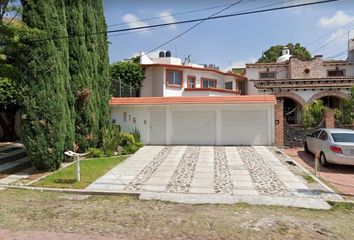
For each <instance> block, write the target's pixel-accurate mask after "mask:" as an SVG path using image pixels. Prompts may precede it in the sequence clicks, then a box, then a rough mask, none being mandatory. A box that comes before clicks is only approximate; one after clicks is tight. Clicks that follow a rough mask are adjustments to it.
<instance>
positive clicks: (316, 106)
mask: <svg viewBox="0 0 354 240" xmlns="http://www.w3.org/2000/svg"><path fill="white" fill-rule="evenodd" d="M325 109H326V107H325V105H324V104H323V102H322V101H321V100H316V101H315V102H313V103H312V104H310V105H307V106H304V108H303V116H304V125H305V127H306V128H311V127H316V126H318V125H319V124H320V123H321V121H322V120H323V118H324V114H325Z"/></svg>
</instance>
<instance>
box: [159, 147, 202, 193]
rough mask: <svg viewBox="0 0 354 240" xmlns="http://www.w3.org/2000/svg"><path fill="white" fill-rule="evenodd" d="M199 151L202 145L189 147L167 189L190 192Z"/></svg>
mask: <svg viewBox="0 0 354 240" xmlns="http://www.w3.org/2000/svg"><path fill="white" fill-rule="evenodd" d="M199 152H200V147H196V146H189V147H187V149H186V151H185V153H184V154H183V156H182V158H181V161H180V162H179V164H178V165H177V168H176V170H175V172H174V173H173V175H172V177H171V179H170V181H169V183H168V185H167V188H166V191H168V192H178V193H188V192H189V191H190V187H191V183H192V180H193V175H194V171H195V167H196V165H197V161H198V157H199Z"/></svg>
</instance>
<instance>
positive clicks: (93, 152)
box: [88, 148, 103, 158]
mask: <svg viewBox="0 0 354 240" xmlns="http://www.w3.org/2000/svg"><path fill="white" fill-rule="evenodd" d="M88 152H89V155H88V157H91V158H100V157H103V151H102V150H101V149H99V148H89V149H88Z"/></svg>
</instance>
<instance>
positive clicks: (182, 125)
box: [171, 111, 216, 145]
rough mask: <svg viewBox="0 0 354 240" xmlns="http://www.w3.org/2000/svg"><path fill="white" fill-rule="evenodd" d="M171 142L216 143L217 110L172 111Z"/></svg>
mask: <svg viewBox="0 0 354 240" xmlns="http://www.w3.org/2000/svg"><path fill="white" fill-rule="evenodd" d="M171 120H172V121H171V129H172V131H171V144H196V145H215V144H216V112H215V111H172V112H171Z"/></svg>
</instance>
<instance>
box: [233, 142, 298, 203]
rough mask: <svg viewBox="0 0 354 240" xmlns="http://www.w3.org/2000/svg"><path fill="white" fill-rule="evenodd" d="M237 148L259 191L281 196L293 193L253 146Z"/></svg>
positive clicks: (288, 195)
mask: <svg viewBox="0 0 354 240" xmlns="http://www.w3.org/2000/svg"><path fill="white" fill-rule="evenodd" d="M237 150H238V151H239V153H240V156H241V160H242V161H243V162H244V163H245V165H246V167H247V168H248V170H249V172H250V173H251V178H252V180H253V181H254V184H255V186H256V188H257V190H258V191H259V192H260V193H262V194H266V195H276V196H282V197H290V196H293V195H294V194H293V193H292V192H291V191H290V189H288V188H287V187H286V186H285V184H284V183H283V182H282V181H281V180H280V179H279V178H278V176H277V174H276V173H275V172H274V171H273V170H272V169H271V167H270V166H268V165H267V163H266V162H265V161H264V159H262V157H261V156H260V155H259V154H258V153H257V151H256V150H255V149H254V148H253V147H237Z"/></svg>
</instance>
